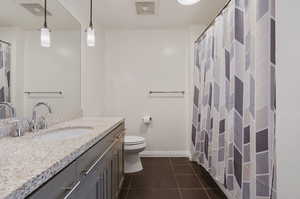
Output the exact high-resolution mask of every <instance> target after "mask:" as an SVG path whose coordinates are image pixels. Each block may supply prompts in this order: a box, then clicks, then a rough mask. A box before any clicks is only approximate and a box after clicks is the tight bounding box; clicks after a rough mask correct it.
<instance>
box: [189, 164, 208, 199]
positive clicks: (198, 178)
mask: <svg viewBox="0 0 300 199" xmlns="http://www.w3.org/2000/svg"><path fill="white" fill-rule="evenodd" d="M192 170H193V172H194V174H195V175H196V178H197V180H198V181H199V182H200V184H201V185H202V187H204V185H203V184H202V182H201V180H200V177H199V176H198V175H197V173H196V171H195V169H194V167H192ZM203 190H204V191H205V193H206V195H207V197H208V199H213V198H211V197H210V195H209V194H208V191H207V189H203Z"/></svg>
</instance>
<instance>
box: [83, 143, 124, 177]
mask: <svg viewBox="0 0 300 199" xmlns="http://www.w3.org/2000/svg"><path fill="white" fill-rule="evenodd" d="M117 143H118V140H115V141H114V142H113V143H112V144H111V145H110V146H109V147H108V148H107V149H106V150H105V151H104V153H103V154H102V155H101V156H100V157H99V158H98V159H97V160H96V161H95V162H94V163H93V164H92V166H91V167H90V168H89V169H88V170H87V171H86V172H84V175H89V174H90V172H91V171H92V170H93V169H94V168H95V166H96V165H97V164H98V163H99V162H100V161H101V160H102V159H103V158H104V156H105V155H106V154H107V153H108V152H109V151H110V150H111V149H112V148H113V147H114V146H115V145H116V144H117Z"/></svg>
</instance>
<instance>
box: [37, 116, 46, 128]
mask: <svg viewBox="0 0 300 199" xmlns="http://www.w3.org/2000/svg"><path fill="white" fill-rule="evenodd" d="M38 124H39V127H40V129H46V128H48V124H47V120H46V118H45V117H44V116H42V117H41V118H40V120H39V122H38Z"/></svg>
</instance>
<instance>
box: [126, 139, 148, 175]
mask: <svg viewBox="0 0 300 199" xmlns="http://www.w3.org/2000/svg"><path fill="white" fill-rule="evenodd" d="M145 148H146V142H145V138H143V137H138V136H125V140H124V151H125V165H124V166H125V168H124V170H125V173H135V172H138V171H141V170H143V166H142V162H141V158H140V156H139V153H140V152H142V151H144V150H145Z"/></svg>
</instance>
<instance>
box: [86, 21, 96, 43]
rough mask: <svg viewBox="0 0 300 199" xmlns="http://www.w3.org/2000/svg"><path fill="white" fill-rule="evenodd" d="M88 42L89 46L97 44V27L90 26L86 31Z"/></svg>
mask: <svg viewBox="0 0 300 199" xmlns="http://www.w3.org/2000/svg"><path fill="white" fill-rule="evenodd" d="M86 42H87V45H88V46H89V47H93V46H95V43H96V38H95V29H94V28H93V27H91V26H90V27H88V29H87V31H86Z"/></svg>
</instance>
